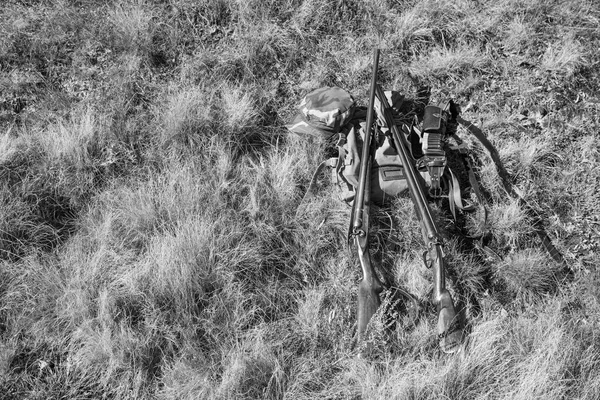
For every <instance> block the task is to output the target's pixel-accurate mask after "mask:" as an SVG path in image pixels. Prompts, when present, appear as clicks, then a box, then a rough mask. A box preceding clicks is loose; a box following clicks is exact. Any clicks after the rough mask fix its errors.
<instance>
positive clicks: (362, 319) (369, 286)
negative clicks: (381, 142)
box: [350, 49, 383, 343]
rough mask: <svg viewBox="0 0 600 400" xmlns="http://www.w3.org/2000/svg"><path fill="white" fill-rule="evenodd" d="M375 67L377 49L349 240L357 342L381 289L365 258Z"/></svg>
mask: <svg viewBox="0 0 600 400" xmlns="http://www.w3.org/2000/svg"><path fill="white" fill-rule="evenodd" d="M378 64H379V49H375V51H374V53H373V74H372V77H371V88H370V93H369V106H368V109H367V124H366V126H365V135H364V140H363V147H362V154H361V165H360V174H359V180H358V187H357V189H356V195H355V197H354V203H353V206H352V214H351V218H350V221H351V225H350V238H352V239H353V240H354V244H355V245H356V248H357V250H358V258H359V260H360V265H361V269H362V280H361V281H360V283H359V285H358V315H357V320H358V342H359V343H360V342H361V341H362V340H363V339H364V335H365V331H366V329H367V325H368V324H369V321H370V320H371V317H372V316H373V314H375V312H376V311H377V308H379V305H380V304H381V301H380V299H379V294H380V293H381V291H382V290H383V285H382V284H381V281H380V280H379V278H378V277H377V274H376V273H375V270H374V269H373V265H372V263H371V256H370V254H369V212H370V208H371V179H370V176H371V169H372V163H373V143H374V141H373V140H371V139H372V136H373V130H374V124H373V122H374V121H373V120H374V114H375V110H374V105H375V86H376V84H377V67H378Z"/></svg>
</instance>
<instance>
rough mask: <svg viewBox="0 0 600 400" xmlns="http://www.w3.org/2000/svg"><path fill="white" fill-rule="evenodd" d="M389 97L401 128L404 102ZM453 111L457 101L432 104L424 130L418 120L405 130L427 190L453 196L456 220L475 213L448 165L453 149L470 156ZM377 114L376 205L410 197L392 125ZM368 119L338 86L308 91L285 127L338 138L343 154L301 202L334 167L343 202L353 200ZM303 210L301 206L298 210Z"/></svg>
mask: <svg viewBox="0 0 600 400" xmlns="http://www.w3.org/2000/svg"><path fill="white" fill-rule="evenodd" d="M385 95H386V97H387V98H388V103H389V104H390V105H391V108H392V111H393V114H394V119H395V120H396V122H397V125H398V126H401V125H400V124H399V123H398V122H401V121H404V120H405V119H404V118H403V116H402V114H401V112H400V110H401V108H402V104H403V102H404V101H405V98H404V97H403V96H402V95H401V94H400V93H398V92H395V91H386V92H385ZM453 107H455V106H454V105H453V103H452V102H449V103H448V104H447V106H446V107H445V108H442V107H439V106H433V105H428V106H426V107H425V112H424V118H423V123H422V124H421V126H420V128H419V127H417V125H418V124H417V123H416V121H415V122H413V123H412V124H410V125H406V124H402V126H403V127H404V129H403V131H404V134H405V137H406V138H407V141H408V143H409V144H410V149H409V150H410V153H411V155H412V157H413V158H414V159H415V160H416V166H417V170H418V171H419V174H420V176H421V177H422V183H423V184H424V185H425V186H426V188H428V191H429V194H430V196H431V197H433V198H440V197H447V198H448V203H449V208H450V211H451V212H452V214H453V216H454V217H455V218H456V209H460V210H464V211H470V210H474V209H475V207H474V206H473V205H470V204H468V203H467V202H466V201H464V200H463V199H462V197H463V193H464V191H463V190H461V188H460V183H459V179H458V178H457V176H456V174H455V173H454V172H453V171H452V170H451V169H450V168H449V167H448V165H447V156H446V153H447V152H448V151H452V152H454V153H456V154H459V155H460V157H462V158H466V156H467V151H466V146H465V145H464V144H463V143H462V141H460V138H458V136H456V135H455V134H452V128H453V126H452V124H453V123H454V122H453V121H454V120H455V115H453V113H456V110H455V109H453ZM378 108H380V106H379V102H378V101H376V104H375V110H376V111H377V110H378ZM377 115H378V120H377V126H378V128H377V130H376V135H375V136H374V140H375V146H376V149H375V156H374V160H373V167H372V175H371V199H372V201H373V203H375V204H378V205H383V204H385V203H386V202H388V201H389V200H392V199H394V198H397V197H398V196H405V195H408V184H407V182H406V177H405V175H404V166H403V165H402V162H401V160H400V156H399V155H398V153H397V151H396V149H395V148H394V146H393V145H392V143H391V142H390V138H389V135H386V133H387V130H388V127H386V126H385V122H384V121H383V119H382V118H380V116H381V115H382V113H381V112H377ZM365 117H366V109H365V108H361V107H359V106H357V104H356V102H355V101H354V98H353V97H352V95H351V94H350V93H348V92H347V91H345V90H343V89H341V88H339V87H324V88H320V89H317V90H315V91H312V92H310V93H308V94H307V95H306V96H305V97H304V98H303V99H302V101H301V103H300V106H299V110H298V114H297V115H296V116H295V118H294V120H293V121H292V123H291V124H288V125H286V127H287V128H288V130H290V131H291V132H293V133H296V134H299V135H307V134H308V135H310V136H318V137H321V138H323V139H325V140H331V139H332V138H333V137H334V136H336V135H337V141H336V143H335V146H336V147H337V152H338V156H337V157H334V158H329V159H327V160H325V161H323V162H322V163H321V164H320V165H319V167H318V168H317V169H316V171H315V173H314V174H313V176H312V179H311V181H310V184H309V186H308V190H307V191H306V194H305V196H304V198H303V200H302V202H301V204H303V203H304V201H305V200H306V199H307V198H308V197H309V196H312V194H313V192H314V189H315V186H316V183H317V180H318V178H319V176H320V175H321V173H322V171H323V169H324V168H325V167H330V168H332V182H333V183H334V184H335V185H336V186H338V187H339V188H340V198H341V199H342V200H343V201H345V202H346V203H351V202H352V200H353V199H354V193H355V190H356V188H357V186H358V176H359V171H360V164H361V159H360V158H361V155H362V152H361V151H362V142H363V139H362V138H363V137H364V132H365V125H366V122H365ZM415 118H416V117H415ZM449 128H450V130H449ZM451 136H455V139H456V140H457V141H460V142H458V145H457V146H450V145H449V144H448V138H449V137H451ZM467 162H468V161H467ZM469 167H470V168H469ZM467 169H468V171H469V182H470V186H471V187H473V186H474V185H475V186H476V187H475V188H474V189H473V191H474V192H475V194H476V196H477V198H478V202H479V203H480V204H483V199H482V198H480V194H481V192H480V190H479V185H478V184H477V181H476V180H475V179H474V175H473V174H472V165H471V164H470V163H469V164H468V166H467ZM471 177H473V179H471ZM300 209H301V207H299V209H298V212H300Z"/></svg>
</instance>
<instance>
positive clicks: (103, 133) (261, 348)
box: [0, 0, 600, 399]
mask: <svg viewBox="0 0 600 400" xmlns="http://www.w3.org/2000/svg"><path fill="white" fill-rule="evenodd" d="M30 3H31V2H29V3H28V2H20V1H12V0H11V1H8V2H6V5H5V6H4V7H2V9H1V10H0V15H1V16H2V18H0V33H1V35H0V36H1V39H0V64H1V66H0V70H1V72H2V76H3V77H2V78H0V88H2V93H1V94H0V126H2V128H3V131H2V133H1V134H0V393H2V395H1V396H0V397H3V398H7V399H13V398H14V399H36V398H81V399H83V398H115V399H140V398H160V399H196V398H208V399H213V398H214V399H234V398H235V399H244V398H245V399H258V398H267V399H281V398H288V399H314V398H331V399H346V398H368V399H390V398H396V399H405V398H414V399H429V398H431V399H439V398H451V399H520V398H523V399H525V398H527V399H529V398H541V397H544V398H549V399H562V398H573V399H597V398H598V397H600V375H599V372H598V371H599V370H600V368H599V367H600V365H599V363H600V361H599V360H600V346H599V344H598V341H597V340H596V339H595V338H596V334H595V332H596V330H597V329H598V326H599V323H600V319H599V316H600V303H599V302H598V298H599V297H598V296H599V295H600V293H599V291H598V287H600V286H599V285H598V284H599V283H600V277H599V275H598V271H597V270H596V267H595V266H596V265H597V263H598V256H597V254H598V250H599V249H598V245H597V243H598V240H599V239H600V238H599V236H598V223H597V221H598V211H597V210H598V205H600V202H599V201H598V196H597V190H596V187H597V183H598V182H597V180H598V177H599V175H598V172H597V171H598V168H597V164H598V162H599V161H600V157H599V156H598V154H599V153H598V151H597V147H598V140H597V139H596V138H595V137H594V134H593V133H594V132H595V131H596V130H597V128H598V124H599V120H598V112H597V107H596V106H595V104H597V102H598V100H599V99H598V96H597V93H595V91H594V89H593V87H595V86H594V83H595V82H597V80H598V72H597V71H596V69H595V68H594V66H595V65H596V64H597V63H598V61H599V57H598V55H597V54H596V52H594V49H595V48H597V47H598V44H599V43H600V40H599V38H598V35H597V30H595V29H594V28H595V26H596V25H597V21H598V19H599V18H600V9H599V8H598V6H597V5H596V4H595V3H594V2H593V1H578V2H575V1H560V2H559V1H550V2H548V1H533V2H527V3H523V2H517V1H514V0H500V1H494V2H492V1H483V2H479V3H477V4H473V3H472V2H467V1H458V2H450V1H429V0H422V1H411V2H390V1H372V2H359V1H354V0H345V1H326V0H310V1H308V0H306V1H291V0H290V1H284V2H281V1H279V2H278V1H266V2H265V1H260V2H259V1H251V2H241V1H233V0H221V1H189V0H170V1H166V2H164V1H163V2H155V1H138V0H135V1H133V0H131V1H126V2H108V3H107V2H94V1H87V2H65V1H53V2H47V1H46V2H36V3H35V5H34V4H33V3H31V4H30ZM75 3H77V4H75ZM584 44H585V45H584ZM374 46H379V47H381V48H382V49H383V52H382V62H381V70H380V79H379V80H380V83H381V84H382V85H384V87H386V88H390V89H396V90H399V91H400V92H401V93H403V94H404V95H405V96H406V97H407V98H409V99H415V98H418V97H419V99H418V100H419V101H421V100H422V98H421V97H422V95H423V93H427V94H428V96H430V97H431V98H432V100H438V99H441V98H442V97H446V96H450V97H453V98H454V99H455V100H456V101H457V102H458V103H459V104H460V105H461V106H463V109H464V113H463V117H464V118H465V120H468V121H470V122H472V123H474V124H475V125H476V126H478V127H480V128H481V130H482V131H483V133H484V134H485V136H486V138H487V139H488V140H489V143H490V144H491V145H492V146H493V147H494V148H495V151H496V152H495V153H493V154H492V153H490V152H489V150H490V149H489V147H486V146H482V145H481V144H480V143H479V142H478V141H477V139H475V138H474V136H473V135H471V133H470V132H469V130H468V129H464V128H460V129H459V131H458V134H459V135H460V136H461V137H462V138H463V139H464V141H465V143H467V144H468V146H469V147H470V148H471V149H472V150H473V154H474V156H475V160H474V165H475V173H476V175H477V177H478V179H479V180H480V182H481V186H482V189H483V192H484V193H483V194H484V196H485V198H486V201H487V204H486V206H487V208H488V211H489V214H488V221H487V224H486V225H485V226H483V225H481V221H480V219H481V217H482V215H481V213H479V214H460V215H459V216H458V218H457V220H454V219H453V218H451V216H450V215H449V214H448V213H447V212H445V208H444V204H445V203H444V202H443V201H442V202H437V204H432V207H433V210H434V216H435V218H436V220H437V221H438V222H439V225H440V227H441V228H440V230H441V236H442V237H443V239H444V244H445V246H444V247H445V252H446V254H445V256H446V257H445V258H446V261H447V264H448V274H447V275H448V277H447V281H448V282H447V283H448V287H449V288H450V290H451V291H452V293H453V296H454V298H455V300H456V302H457V307H458V308H459V310H460V311H461V318H462V319H463V320H464V325H465V326H464V328H465V343H464V345H463V347H462V351H461V352H460V353H458V354H456V355H454V356H451V357H449V356H447V355H444V354H442V353H441V351H440V350H439V348H438V345H437V339H436V337H435V334H434V331H435V329H434V327H435V323H436V321H435V310H434V307H433V305H432V304H431V302H430V300H429V298H430V294H431V288H432V282H431V279H432V271H431V270H429V269H428V268H427V267H426V266H425V265H424V263H423V261H422V252H423V250H424V249H423V247H422V237H421V233H420V230H419V224H418V221H417V220H416V217H415V214H414V207H413V205H412V203H411V201H410V199H408V198H400V199H397V200H395V201H393V202H392V203H391V204H388V205H385V206H382V207H373V209H372V215H373V218H372V219H373V227H372V232H373V235H372V238H371V247H372V254H371V255H372V258H373V260H374V262H375V264H376V266H377V270H378V273H379V274H380V276H381V279H382V280H383V281H385V282H386V284H387V285H388V287H387V288H386V290H385V292H384V293H383V295H382V307H381V308H380V310H379V312H378V313H377V314H376V315H375V317H374V318H373V321H372V323H371V325H370V327H369V330H370V332H369V346H367V347H366V349H368V351H365V352H363V355H365V356H364V357H357V354H358V353H359V352H360V350H361V347H360V344H357V343H356V340H355V323H356V322H355V318H356V284H357V281H358V279H359V276H360V268H359V265H358V262H357V260H356V257H355V254H353V252H352V250H349V249H348V245H347V232H348V231H347V229H348V221H349V217H350V208H349V207H348V206H347V205H346V204H345V203H343V202H342V201H340V200H339V190H338V187H337V186H336V185H332V184H330V182H329V177H328V176H325V175H326V174H323V176H322V177H320V179H319V180H318V182H317V185H316V187H315V190H314V193H312V195H311V196H307V197H306V198H304V195H305V193H306V190H307V186H308V183H309V181H310V179H311V176H312V173H313V171H314V169H315V168H316V167H317V166H318V165H319V163H320V162H321V161H323V160H324V159H325V158H328V157H330V156H332V155H334V154H335V147H334V145H335V138H331V139H330V140H328V139H324V138H323V139H317V138H305V137H301V136H296V135H293V134H290V133H288V132H286V129H285V127H284V124H285V123H286V122H288V121H289V119H290V118H291V117H293V114H294V113H295V112H296V107H297V103H298V102H299V101H300V99H301V98H302V96H303V95H304V94H306V93H307V92H308V91H310V90H312V89H314V88H317V87H320V86H323V85H338V86H341V87H343V88H345V89H347V90H349V91H351V92H352V94H353V95H354V96H355V98H356V99H357V100H358V101H359V102H360V103H361V104H363V105H364V101H365V98H366V93H367V90H368V82H369V77H370V68H371V67H370V64H371V54H372V48H373V47H374ZM496 156H498V157H496ZM498 162H500V163H501V164H502V168H503V170H502V169H499V166H498V164H497V163H498ZM499 171H500V172H502V173H506V175H507V176H503V177H500V175H499ZM503 179H507V180H508V181H510V183H511V184H512V185H513V186H514V187H515V188H516V189H515V190H517V191H518V192H519V193H521V195H522V197H524V198H525V199H526V200H527V202H528V203H529V204H530V205H531V206H532V207H533V208H534V209H535V211H536V213H538V214H539V215H540V216H541V217H542V220H543V223H544V226H545V227H546V229H547V231H548V232H549V233H550V234H551V236H552V237H553V238H554V239H555V244H556V245H557V247H558V248H559V249H561V250H562V251H563V253H564V255H565V258H566V259H567V262H568V263H569V266H571V267H572V270H573V273H572V274H571V275H570V276H569V280H567V279H565V276H564V271H563V266H561V265H558V264H557V263H555V262H553V261H552V259H551V258H550V257H549V256H548V255H547V254H546V253H544V252H543V251H542V250H541V249H540V248H539V241H538V240H539V239H538V238H537V237H536V236H535V235H533V233H534V229H533V222H532V216H531V214H530V213H529V212H528V211H526V210H525V209H524V207H523V206H522V205H521V204H520V203H519V202H518V201H517V200H515V199H513V198H512V197H511V196H509V194H507V193H506V191H505V182H503ZM476 234H477V235H479V236H477V235H476ZM469 235H471V236H469Z"/></svg>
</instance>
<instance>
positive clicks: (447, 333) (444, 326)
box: [434, 289, 463, 353]
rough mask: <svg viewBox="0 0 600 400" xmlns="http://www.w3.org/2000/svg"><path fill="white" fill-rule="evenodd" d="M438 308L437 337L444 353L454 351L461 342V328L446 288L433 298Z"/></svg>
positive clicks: (458, 347)
mask: <svg viewBox="0 0 600 400" xmlns="http://www.w3.org/2000/svg"><path fill="white" fill-rule="evenodd" d="M434 302H435V303H436V305H437V310H438V324H437V330H438V339H439V345H440V349H442V351H443V352H444V353H456V352H457V351H458V350H460V345H461V343H462V335H463V332H462V329H460V321H459V319H458V315H457V313H456V309H455V308H454V302H453V301H452V296H450V292H448V290H447V289H441V290H440V291H439V292H438V293H437V295H436V296H435V298H434Z"/></svg>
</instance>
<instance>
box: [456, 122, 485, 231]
mask: <svg viewBox="0 0 600 400" xmlns="http://www.w3.org/2000/svg"><path fill="white" fill-rule="evenodd" d="M452 137H453V138H454V140H455V141H456V143H457V145H456V146H450V148H451V149H452V150H458V152H459V153H460V154H461V156H462V159H463V161H464V162H465V164H466V167H467V168H466V169H467V174H468V176H469V184H470V185H471V189H472V190H473V193H475V197H476V198H477V203H478V204H479V207H480V208H481V209H482V210H483V221H481V224H480V227H481V231H482V232H485V228H486V226H487V219H488V209H487V207H486V206H485V198H484V197H483V192H482V191H481V187H480V186H479V182H478V181H477V177H476V176H475V172H474V169H473V163H472V162H471V155H470V153H469V151H468V149H467V145H466V144H465V143H464V142H463V140H462V139H461V138H460V137H459V136H458V135H457V134H456V133H454V134H453V135H452ZM450 174H451V175H452V184H451V188H450V189H451V192H457V190H456V189H455V187H456V185H457V184H458V179H456V176H454V173H453V172H452V171H450ZM455 184H456V185H455ZM453 187H454V188H453ZM452 189H454V190H452ZM449 197H450V210H451V211H452V215H454V216H455V217H456V215H455V212H454V210H453V204H452V202H453V199H452V197H454V200H455V204H461V205H462V202H461V203H459V202H458V200H462V198H461V197H460V188H459V189H458V197H457V196H456V195H454V196H449ZM467 207H471V209H470V210H469V211H471V210H474V209H475V207H474V206H473V205H470V206H467ZM459 208H460V206H459Z"/></svg>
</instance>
